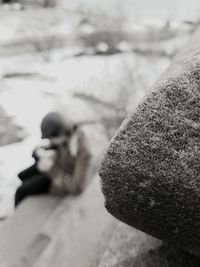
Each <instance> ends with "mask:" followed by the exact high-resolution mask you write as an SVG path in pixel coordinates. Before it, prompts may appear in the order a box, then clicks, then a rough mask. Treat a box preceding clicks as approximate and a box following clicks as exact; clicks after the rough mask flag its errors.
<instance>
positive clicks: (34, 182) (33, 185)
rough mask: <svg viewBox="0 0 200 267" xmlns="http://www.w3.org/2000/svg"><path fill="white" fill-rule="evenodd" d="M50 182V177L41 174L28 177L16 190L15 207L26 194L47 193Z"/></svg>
mask: <svg viewBox="0 0 200 267" xmlns="http://www.w3.org/2000/svg"><path fill="white" fill-rule="evenodd" d="M50 182H51V181H50V178H49V177H48V176H46V175H43V174H40V175H35V176H33V177H31V178H29V179H28V180H27V181H25V182H24V183H23V184H22V185H21V186H20V187H19V188H18V189H17V191H16V194H15V207H16V206H17V205H18V204H19V203H20V202H21V201H22V200H23V199H24V198H25V197H27V196H31V195H39V194H44V193H48V192H49V188H50Z"/></svg>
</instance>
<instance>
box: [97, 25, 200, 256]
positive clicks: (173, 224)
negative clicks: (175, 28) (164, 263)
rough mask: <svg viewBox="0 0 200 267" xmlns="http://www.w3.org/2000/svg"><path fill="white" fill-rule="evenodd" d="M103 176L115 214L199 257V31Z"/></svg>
mask: <svg viewBox="0 0 200 267" xmlns="http://www.w3.org/2000/svg"><path fill="white" fill-rule="evenodd" d="M99 174H100V177H101V184H102V190H103V193H104V195H105V206H106V208H107V209H108V211H109V212H110V213H111V214H113V215H114V216H115V217H116V218H118V219H119V220H121V221H123V222H125V223H127V224H129V225H131V226H134V227H136V228H138V229H140V230H142V231H144V232H146V233H148V234H151V235H153V236H155V237H157V238H159V239H161V240H164V241H168V242H171V243H172V244H173V245H176V246H178V247H180V248H183V249H186V250H188V251H189V252H191V253H194V254H196V255H199V256H200V30H198V31H197V32H196V33H195V34H194V36H193V37H192V38H191V40H190V43H189V44H188V46H187V47H186V48H185V49H184V50H183V51H182V52H181V53H180V54H179V55H178V56H177V57H176V58H175V59H174V61H173V64H172V65H171V66H170V67H169V69H168V70H167V71H166V72H165V73H164V74H163V75H162V76H161V77H160V79H159V80H158V82H157V83H156V84H155V85H154V86H153V88H152V90H151V92H150V93H149V94H148V95H147V96H146V97H145V99H144V100H143V102H142V103H141V104H140V105H139V107H138V108H137V110H136V111H135V112H133V113H131V114H130V115H129V116H128V117H127V118H126V119H125V121H124V122H123V124H122V126H121V127H120V128H119V130H118V131H117V133H116V134H115V136H114V137H113V139H112V141H111V143H110V145H109V148H108V150H107V152H106V154H105V156H104V158H103V160H102V164H101V167H100V170H99Z"/></svg>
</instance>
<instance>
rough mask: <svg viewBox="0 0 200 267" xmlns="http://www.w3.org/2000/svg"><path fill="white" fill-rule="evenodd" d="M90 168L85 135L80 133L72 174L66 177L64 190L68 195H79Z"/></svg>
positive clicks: (88, 150)
mask: <svg viewBox="0 0 200 267" xmlns="http://www.w3.org/2000/svg"><path fill="white" fill-rule="evenodd" d="M90 166H91V152H90V149H89V145H88V141H87V138H86V136H85V134H84V133H83V132H82V131H80V133H79V138H78V151H77V156H76V162H75V169H74V173H73V175H72V176H71V177H69V176H68V177H66V179H65V185H66V190H67V191H68V192H69V193H70V194H80V193H81V192H82V191H83V190H84V188H85V186H86V184H87V179H88V175H89V169H90Z"/></svg>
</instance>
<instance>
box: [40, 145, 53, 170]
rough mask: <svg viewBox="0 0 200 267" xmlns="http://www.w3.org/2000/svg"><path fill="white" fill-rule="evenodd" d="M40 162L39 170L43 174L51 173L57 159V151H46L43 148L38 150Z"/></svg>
mask: <svg viewBox="0 0 200 267" xmlns="http://www.w3.org/2000/svg"><path fill="white" fill-rule="evenodd" d="M37 153H38V156H39V159H38V162H37V168H38V170H39V171H41V172H45V173H47V172H49V171H50V170H51V168H52V167H53V165H54V162H55V159H56V151H55V150H52V149H49V150H45V149H43V148H38V151H37Z"/></svg>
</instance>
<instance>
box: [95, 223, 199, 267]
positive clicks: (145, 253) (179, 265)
mask: <svg viewBox="0 0 200 267" xmlns="http://www.w3.org/2000/svg"><path fill="white" fill-rule="evenodd" d="M133 266H134V267H198V266H200V258H199V257H196V256H195V255H192V254H190V253H188V252H186V251H183V250H181V249H177V248H174V247H171V246H169V245H167V244H165V243H162V242H161V241H160V240H158V239H156V238H154V237H151V236H149V235H147V234H145V233H142V232H141V231H138V230H136V229H134V228H132V227H130V226H128V225H125V224H123V223H121V222H120V223H119V224H118V226H117V228H116V229H115V233H114V235H113V237H112V239H111V241H110V243H109V246H108V250H107V251H106V253H105V254H104V256H103V258H102V261H101V264H100V265H99V266H98V267H133Z"/></svg>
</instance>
